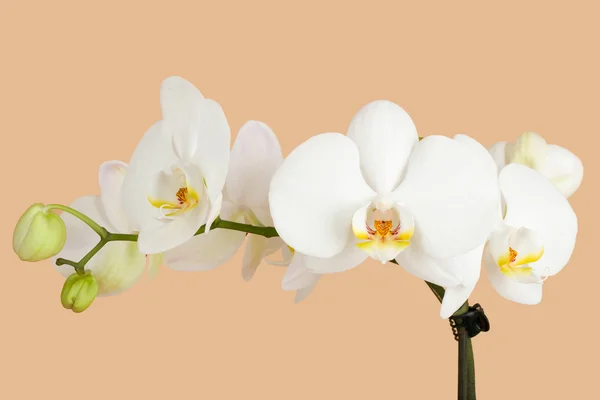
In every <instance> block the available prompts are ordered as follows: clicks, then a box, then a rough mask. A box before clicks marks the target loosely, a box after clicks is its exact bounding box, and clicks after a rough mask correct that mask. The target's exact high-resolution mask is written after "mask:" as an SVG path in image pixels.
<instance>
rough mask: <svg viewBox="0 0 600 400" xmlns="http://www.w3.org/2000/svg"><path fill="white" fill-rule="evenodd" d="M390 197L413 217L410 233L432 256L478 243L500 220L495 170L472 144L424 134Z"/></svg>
mask: <svg viewBox="0 0 600 400" xmlns="http://www.w3.org/2000/svg"><path fill="white" fill-rule="evenodd" d="M394 196H395V198H396V199H397V201H399V202H400V203H401V204H403V205H404V206H405V207H406V208H408V209H409V210H410V211H411V213H412V214H413V215H414V217H415V226H416V228H415V234H414V236H413V238H418V240H419V241H420V243H421V246H422V249H423V250H424V251H425V252H426V253H428V254H429V255H430V256H432V257H437V258H450V257H454V256H457V255H460V254H464V253H466V252H468V251H470V250H473V249H474V248H476V247H478V246H480V245H482V244H483V243H484V242H485V240H486V239H487V236H488V235H489V233H490V232H491V230H492V229H493V228H494V226H495V225H496V224H497V223H498V222H499V221H500V219H501V213H500V210H501V202H500V192H499V190H498V178H497V175H496V166H495V164H494V161H493V159H492V157H491V156H490V155H489V153H488V152H487V151H486V150H485V148H483V146H481V145H480V144H479V143H477V142H476V141H475V140H473V139H471V138H469V137H468V136H465V135H457V137H456V138H455V139H454V140H453V139H450V138H447V137H444V136H428V137H426V138H424V139H423V140H421V141H420V142H419V143H418V144H417V145H416V146H415V148H414V150H413V153H412V154H411V157H410V160H409V164H408V168H407V171H406V176H405V178H404V180H403V182H402V183H401V184H400V186H399V188H398V190H397V191H395V193H394Z"/></svg>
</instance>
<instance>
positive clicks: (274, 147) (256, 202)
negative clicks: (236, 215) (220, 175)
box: [225, 121, 283, 208]
mask: <svg viewBox="0 0 600 400" xmlns="http://www.w3.org/2000/svg"><path fill="white" fill-rule="evenodd" d="M282 161H283V155H282V154H281V147H280V146H279V141H278V140H277V136H275V134H274V133H273V131H272V130H271V128H269V127H268V126H267V125H266V124H264V123H262V122H259V121H248V122H246V123H245V124H244V126H242V128H241V129H240V132H239V133H238V136H237V138H236V140H235V143H234V144H233V148H232V149H231V160H230V162H229V172H228V174H227V182H226V184H225V187H226V191H227V194H228V197H229V199H230V200H231V201H233V202H234V203H235V204H237V205H238V206H242V207H248V208H252V207H257V206H261V205H263V204H265V203H266V202H267V201H268V197H269V185H270V184H271V179H272V178H273V175H274V174H275V171H277V169H278V168H279V166H280V165H281V163H282Z"/></svg>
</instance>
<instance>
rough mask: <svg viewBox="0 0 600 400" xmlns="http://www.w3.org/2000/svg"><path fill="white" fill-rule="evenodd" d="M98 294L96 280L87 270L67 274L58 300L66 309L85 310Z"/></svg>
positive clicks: (77, 311)
mask: <svg viewBox="0 0 600 400" xmlns="http://www.w3.org/2000/svg"><path fill="white" fill-rule="evenodd" d="M97 295H98V282H96V278H94V277H93V276H92V275H91V274H90V273H89V272H86V273H85V275H79V274H77V273H75V274H73V275H71V276H69V277H68V278H67V280H66V281H65V284H64V286H63V288H62V292H61V294H60V302H61V303H62V305H63V307H64V308H66V309H67V310H72V311H73V312H76V313H80V312H83V311H85V310H86V309H87V308H88V307H89V306H90V305H92V303H93V302H94V299H95V298H96V296H97Z"/></svg>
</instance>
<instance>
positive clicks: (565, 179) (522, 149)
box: [490, 132, 583, 197]
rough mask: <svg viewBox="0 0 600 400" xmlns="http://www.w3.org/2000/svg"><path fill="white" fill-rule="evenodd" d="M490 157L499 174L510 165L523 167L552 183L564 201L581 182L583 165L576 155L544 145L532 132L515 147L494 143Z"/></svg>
mask: <svg viewBox="0 0 600 400" xmlns="http://www.w3.org/2000/svg"><path fill="white" fill-rule="evenodd" d="M490 153H491V154H492V156H493V157H494V160H495V161H496V164H497V165H498V171H501V170H502V168H504V166H505V165H508V164H510V163H518V164H523V165H526V166H528V167H530V168H533V169H534V170H536V171H538V172H539V173H541V174H542V175H544V176H545V177H546V178H548V179H549V180H550V181H552V183H554V184H555V185H556V187H558V189H559V190H560V191H561V192H562V193H563V194H564V195H565V196H566V197H570V196H571V195H572V194H573V193H575V191H576V190H577V189H578V188H579V185H581V180H582V179H583V164H582V162H581V160H580V159H579V158H578V157H577V156H576V155H575V154H573V153H571V152H570V151H569V150H567V149H565V148H564V147H561V146H557V145H555V144H547V143H546V141H545V140H544V138H543V137H541V136H540V135H538V134H537V133H534V132H526V133H523V134H522V135H521V136H519V138H518V139H517V140H516V141H515V142H514V143H508V142H499V143H496V144H495V145H493V146H492V147H490Z"/></svg>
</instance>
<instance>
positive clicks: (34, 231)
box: [13, 204, 67, 262]
mask: <svg viewBox="0 0 600 400" xmlns="http://www.w3.org/2000/svg"><path fill="white" fill-rule="evenodd" d="M66 240H67V228H66V227H65V223H64V222H63V220H62V218H60V217H59V216H58V215H56V214H54V213H53V212H51V211H46V210H45V209H44V205H43V204H34V205H32V206H31V207H29V209H27V211H25V213H24V214H23V215H22V216H21V218H20V219H19V222H17V226H16V227H15V231H14V233H13V250H14V251H15V253H17V255H18V256H19V258H20V259H21V260H23V261H32V262H35V261H41V260H46V259H48V258H51V257H54V256H55V255H57V254H58V253H60V251H61V250H62V249H63V247H64V245H65V241H66Z"/></svg>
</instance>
